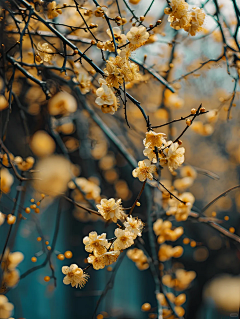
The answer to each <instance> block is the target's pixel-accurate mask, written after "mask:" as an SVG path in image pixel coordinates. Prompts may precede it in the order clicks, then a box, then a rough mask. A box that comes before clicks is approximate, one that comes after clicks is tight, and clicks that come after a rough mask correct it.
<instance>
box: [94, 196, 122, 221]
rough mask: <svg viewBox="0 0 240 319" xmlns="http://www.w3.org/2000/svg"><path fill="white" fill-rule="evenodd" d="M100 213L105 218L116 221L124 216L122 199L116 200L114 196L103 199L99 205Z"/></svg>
mask: <svg viewBox="0 0 240 319" xmlns="http://www.w3.org/2000/svg"><path fill="white" fill-rule="evenodd" d="M97 209H98V211H99V213H100V214H101V215H102V216H103V218H104V219H105V220H112V221H113V222H114V223H116V222H117V220H118V219H121V218H122V206H121V199H118V200H117V201H115V199H114V198H110V199H105V198H104V199H102V200H101V203H100V205H97Z"/></svg>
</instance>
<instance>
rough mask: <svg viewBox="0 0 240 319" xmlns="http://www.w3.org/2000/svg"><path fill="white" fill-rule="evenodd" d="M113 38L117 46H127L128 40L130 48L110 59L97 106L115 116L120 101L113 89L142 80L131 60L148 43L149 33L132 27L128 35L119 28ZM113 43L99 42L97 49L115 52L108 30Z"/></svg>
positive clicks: (116, 28) (142, 28)
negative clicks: (135, 52)
mask: <svg viewBox="0 0 240 319" xmlns="http://www.w3.org/2000/svg"><path fill="white" fill-rule="evenodd" d="M112 31H113V36H114V39H115V43H116V44H120V45H125V43H126V40H127V39H128V41H129V43H128V47H127V48H124V49H123V50H120V49H118V55H117V56H116V57H110V58H109V60H107V62H106V68H105V69H104V73H105V80H104V79H100V81H99V83H100V85H101V86H100V88H98V89H97V91H96V95H97V96H98V97H97V99H96V101H95V102H96V104H98V105H99V106H101V109H102V111H103V113H109V114H114V113H115V112H116V111H117V107H118V101H117V98H116V96H115V94H114V93H113V91H112V89H111V88H115V89H118V88H119V86H121V85H122V84H123V83H130V82H133V81H138V80H140V79H141V75H140V74H139V67H138V65H137V64H135V63H133V62H131V61H130V60H129V58H130V56H131V53H132V52H133V51H134V50H136V49H137V48H139V47H140V46H142V45H143V44H145V43H146V41H147V40H148V38H149V33H148V32H147V30H146V28H145V27H143V26H141V27H132V28H131V29H130V31H129V32H128V33H127V35H125V34H122V33H121V29H120V28H118V27H115V28H113V30H112ZM107 34H108V35H109V37H110V39H111V41H106V42H98V44H97V47H98V48H99V49H102V50H108V51H115V47H114V43H113V37H112V32H111V31H110V29H108V30H107Z"/></svg>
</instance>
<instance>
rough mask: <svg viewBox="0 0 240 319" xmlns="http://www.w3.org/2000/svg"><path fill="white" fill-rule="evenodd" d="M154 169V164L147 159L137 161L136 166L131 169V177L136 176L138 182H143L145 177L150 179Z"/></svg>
mask: <svg viewBox="0 0 240 319" xmlns="http://www.w3.org/2000/svg"><path fill="white" fill-rule="evenodd" d="M155 171H156V166H154V165H151V162H150V161H149V160H147V159H145V160H143V161H139V162H138V167H137V168H135V169H134V170H133V171H132V175H133V177H138V179H139V180H140V182H144V181H145V180H146V179H147V178H148V179H150V180H152V179H153V173H154V172H155Z"/></svg>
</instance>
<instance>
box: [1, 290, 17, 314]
mask: <svg viewBox="0 0 240 319" xmlns="http://www.w3.org/2000/svg"><path fill="white" fill-rule="evenodd" d="M13 308H14V306H13V304H12V303H10V302H8V298H7V297H6V296H4V295H0V318H1V319H8V318H9V317H10V316H11V314H12V312H13Z"/></svg>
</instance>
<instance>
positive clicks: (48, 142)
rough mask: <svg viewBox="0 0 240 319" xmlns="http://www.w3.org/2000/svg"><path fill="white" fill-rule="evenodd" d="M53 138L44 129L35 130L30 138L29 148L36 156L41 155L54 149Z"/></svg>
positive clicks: (47, 153) (48, 153)
mask: <svg viewBox="0 0 240 319" xmlns="http://www.w3.org/2000/svg"><path fill="white" fill-rule="evenodd" d="M55 148H56V144H55V142H54V139H53V138H52V137H51V136H50V135H49V134H48V133H47V132H45V131H37V132H36V133H35V134H34V135H33V136H32V140H31V149H32V151H33V153H34V154H35V155H37V156H40V157H43V156H48V155H50V154H52V153H53V152H54V151H55Z"/></svg>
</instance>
